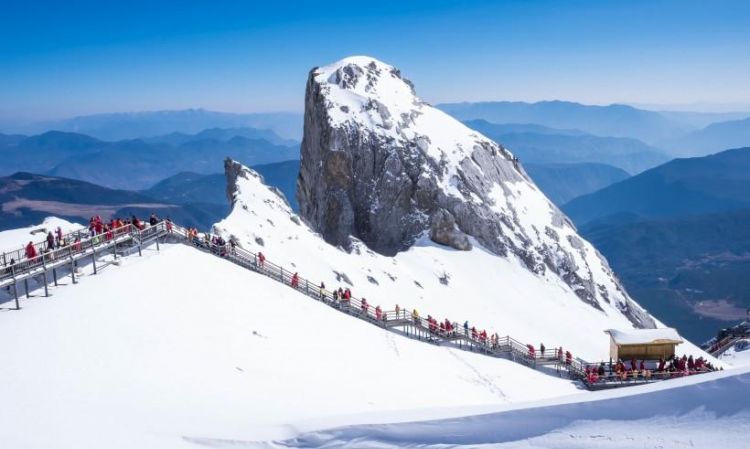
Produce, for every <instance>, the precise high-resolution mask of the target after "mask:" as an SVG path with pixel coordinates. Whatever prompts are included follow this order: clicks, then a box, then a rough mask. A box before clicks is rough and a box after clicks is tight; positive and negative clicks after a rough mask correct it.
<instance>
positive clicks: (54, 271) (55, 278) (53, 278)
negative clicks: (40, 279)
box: [52, 268, 57, 287]
mask: <svg viewBox="0 0 750 449" xmlns="http://www.w3.org/2000/svg"><path fill="white" fill-rule="evenodd" d="M52 280H54V281H55V287H57V268H53V269H52Z"/></svg>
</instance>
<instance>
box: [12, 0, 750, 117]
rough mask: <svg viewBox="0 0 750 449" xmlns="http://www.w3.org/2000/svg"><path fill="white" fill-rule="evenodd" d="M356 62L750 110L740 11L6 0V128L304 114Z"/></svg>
mask: <svg viewBox="0 0 750 449" xmlns="http://www.w3.org/2000/svg"><path fill="white" fill-rule="evenodd" d="M157 3H158V5H157ZM354 54H367V55H371V56H375V57H377V58H379V59H381V60H383V61H385V62H388V63H391V64H393V65H395V66H397V67H399V68H401V70H402V72H403V73H404V74H405V75H406V76H407V77H409V78H410V79H412V81H414V83H415V84H416V86H417V92H418V93H419V94H420V96H422V97H423V98H425V99H427V100H428V101H430V102H434V103H438V102H446V101H463V100H467V101H477V100H525V101H537V100H543V99H565V100H574V101H580V102H584V103H592V104H605V103H612V102H626V103H638V104H666V105H685V104H687V105H689V106H690V107H692V108H693V109H708V108H713V109H717V108H718V109H721V108H724V109H738V108H742V109H750V82H748V80H750V2H747V1H721V0H718V1H688V0H683V1H658V0H651V1H637V0H631V1H603V0H602V1H574V0H571V1H494V2H490V1H443V0H431V1H422V0H412V1H409V0H401V1H390V0H379V1H375V0H373V1H368V2H364V1H357V0H348V1H338V0H328V1H325V2H316V1H308V2H278V1H277V2H273V1H264V2H262V3H260V4H256V3H255V2H247V1H245V2H240V1H237V2H224V1H221V0H213V1H174V2H166V1H164V2H157V1H149V2H146V1H140V0H135V1H127V2H125V1H118V2H108V1H105V0H101V1H96V2H83V1H76V0H68V1H59V2H44V1H28V0H26V1H16V0H6V1H4V2H3V5H2V12H1V13H0V120H5V121H15V120H19V121H22V120H32V119H46V118H59V117H65V116H71V115H80V114H89V113H97V112H115V111H138V110H156V109H181V108H187V107H203V108H207V109H213V110H220V111H233V112H261V111H288V110H296V111H301V110H302V107H303V95H304V87H305V80H306V76H307V72H308V71H309V70H310V68H312V67H314V66H316V65H322V64H327V63H330V62H333V61H335V60H338V59H340V58H342V57H345V56H349V55H354Z"/></svg>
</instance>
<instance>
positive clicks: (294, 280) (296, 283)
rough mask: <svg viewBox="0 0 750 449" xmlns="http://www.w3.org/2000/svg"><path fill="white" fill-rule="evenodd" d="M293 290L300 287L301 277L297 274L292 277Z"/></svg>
mask: <svg viewBox="0 0 750 449" xmlns="http://www.w3.org/2000/svg"><path fill="white" fill-rule="evenodd" d="M291 284H292V288H297V287H299V275H298V274H297V273H294V274H293V275H292V283H291Z"/></svg>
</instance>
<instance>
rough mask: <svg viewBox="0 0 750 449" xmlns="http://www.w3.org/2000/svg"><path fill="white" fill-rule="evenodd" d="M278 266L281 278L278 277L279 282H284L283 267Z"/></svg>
mask: <svg viewBox="0 0 750 449" xmlns="http://www.w3.org/2000/svg"><path fill="white" fill-rule="evenodd" d="M279 268H281V278H280V280H281V283H282V284H283V283H284V267H279Z"/></svg>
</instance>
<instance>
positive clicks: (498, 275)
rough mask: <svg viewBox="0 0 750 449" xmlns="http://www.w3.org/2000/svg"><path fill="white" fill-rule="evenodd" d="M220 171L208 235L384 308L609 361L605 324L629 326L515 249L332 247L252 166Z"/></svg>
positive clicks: (426, 244) (354, 243) (422, 242)
mask: <svg viewBox="0 0 750 449" xmlns="http://www.w3.org/2000/svg"><path fill="white" fill-rule="evenodd" d="M225 167H226V172H227V177H228V191H229V193H230V194H231V198H232V199H233V203H234V205H233V208H232V212H231V213H230V215H229V216H228V217H227V218H226V219H225V220H222V221H221V222H219V223H217V224H216V225H214V231H215V232H217V233H220V234H222V235H224V236H225V237H226V238H233V239H235V240H236V241H237V242H238V243H239V244H240V245H241V246H242V247H244V248H246V249H249V250H251V251H254V252H258V251H260V252H263V253H264V255H265V256H266V257H267V258H268V259H269V260H272V261H274V263H277V264H279V265H281V266H283V267H284V268H285V269H286V270H289V271H290V272H294V271H297V272H299V273H300V275H302V276H303V277H306V278H308V279H311V280H314V281H315V282H318V281H320V282H324V283H325V285H326V287H327V288H329V289H331V288H337V287H339V286H342V287H350V288H351V289H352V291H353V293H354V295H355V296H358V297H365V298H367V299H368V301H369V302H370V303H371V304H373V305H378V304H379V305H381V306H382V307H383V308H384V309H386V310H393V308H394V307H395V305H396V304H399V305H400V306H401V307H408V308H416V309H417V310H419V311H420V313H422V315H423V316H426V315H427V314H432V315H433V316H436V317H437V318H438V319H443V318H449V319H450V320H451V321H458V322H460V323H462V322H463V321H464V320H468V321H469V322H470V324H471V325H476V326H477V327H478V328H480V329H482V328H486V329H487V331H488V332H490V333H493V332H497V333H498V334H500V335H510V336H513V337H515V338H517V339H520V340H522V341H525V342H528V343H533V344H535V345H538V344H539V343H540V342H544V343H545V345H546V346H547V347H554V346H558V345H563V346H565V347H566V348H570V349H571V350H572V351H574V354H575V355H577V356H580V357H583V358H584V359H587V360H605V359H607V358H608V357H609V339H608V337H607V335H606V334H604V332H603V331H604V330H605V329H610V328H619V329H626V328H631V327H632V326H633V324H632V323H631V321H630V320H629V318H628V316H627V315H626V314H624V313H622V312H621V310H620V309H619V308H618V306H617V305H616V304H613V303H608V302H604V301H603V302H602V303H601V309H599V308H595V307H592V306H591V305H589V304H588V303H585V302H583V301H581V300H580V299H579V298H578V296H577V295H576V294H575V292H574V291H573V289H572V288H571V287H570V286H569V285H568V284H567V283H565V281H564V280H563V279H561V278H560V277H559V276H558V275H556V274H555V273H553V272H551V271H545V272H543V273H536V272H534V271H531V270H529V269H527V267H526V266H525V265H524V263H523V262H521V261H520V260H519V259H517V258H516V257H514V256H513V255H508V256H499V255H497V254H494V253H492V252H491V251H488V250H487V249H485V248H484V247H483V246H482V244H481V243H480V242H479V241H477V240H476V239H475V238H474V237H467V239H468V240H469V242H470V243H471V244H472V249H471V250H469V251H460V250H455V249H453V248H450V247H447V246H444V245H439V244H436V243H435V242H433V241H432V240H430V238H429V236H427V235H423V236H421V237H420V238H419V239H418V240H417V241H416V242H415V243H414V244H413V245H412V246H411V247H410V248H408V249H407V250H405V251H401V252H399V253H397V254H395V255H394V256H384V255H382V254H379V253H377V252H375V251H373V250H371V249H369V248H368V247H367V246H366V245H365V244H364V243H362V242H361V241H359V240H357V239H356V238H353V239H352V240H351V242H350V251H346V250H344V249H342V248H340V247H335V246H333V245H331V244H329V243H327V242H326V241H325V240H324V239H323V238H322V236H321V235H320V234H318V233H316V232H315V231H314V230H312V229H311V228H310V227H309V226H308V225H307V224H306V222H305V220H303V219H302V218H301V217H299V216H298V215H296V214H295V213H294V212H293V211H292V210H291V208H290V207H289V205H288V204H287V202H286V200H285V199H284V197H283V196H282V195H281V193H280V192H279V191H278V190H276V189H274V188H272V187H268V186H266V185H264V184H263V179H262V177H261V176H260V175H259V174H257V173H256V172H255V171H253V170H251V169H249V168H247V167H243V166H242V165H241V164H239V163H237V162H234V161H231V160H227V161H226V164H225ZM685 347H686V348H687V347H689V349H685V351H686V352H692V353H698V351H699V350H698V349H697V348H695V347H694V346H692V345H686V346H685ZM681 348H682V347H681Z"/></svg>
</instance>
